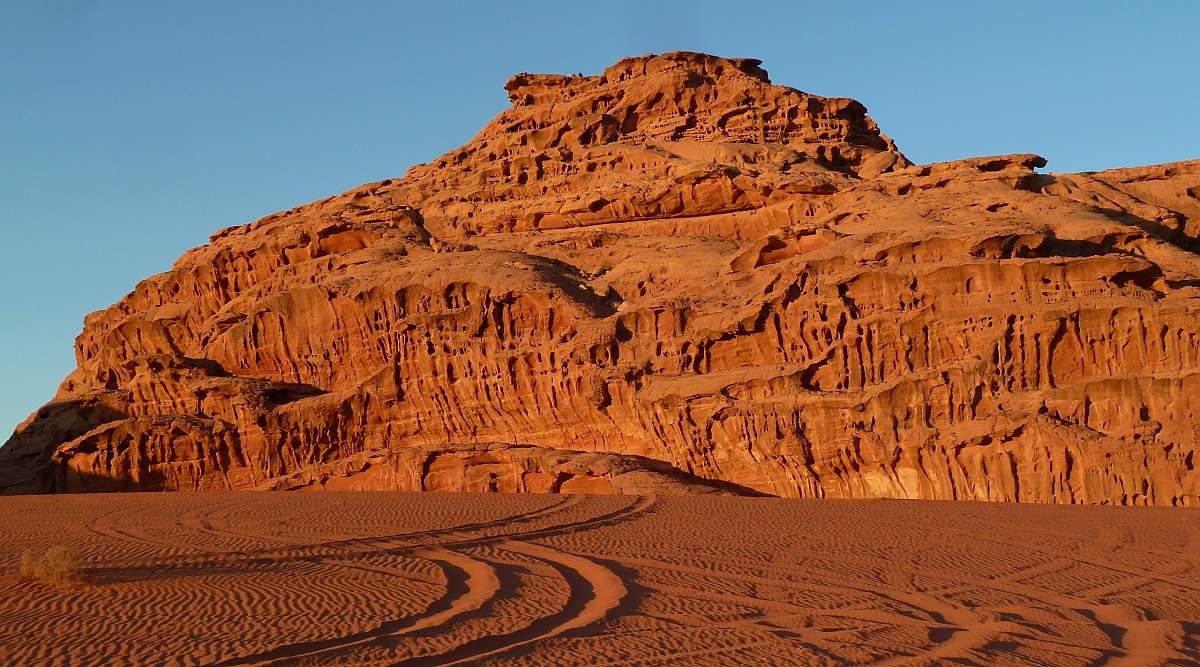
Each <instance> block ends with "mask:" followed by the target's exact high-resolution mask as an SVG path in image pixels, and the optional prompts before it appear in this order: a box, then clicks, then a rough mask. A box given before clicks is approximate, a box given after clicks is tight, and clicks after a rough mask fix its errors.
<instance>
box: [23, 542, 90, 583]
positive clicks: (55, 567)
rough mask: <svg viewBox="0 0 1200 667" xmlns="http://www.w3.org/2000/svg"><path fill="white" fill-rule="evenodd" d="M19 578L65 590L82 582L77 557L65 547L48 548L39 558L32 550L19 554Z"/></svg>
mask: <svg viewBox="0 0 1200 667" xmlns="http://www.w3.org/2000/svg"><path fill="white" fill-rule="evenodd" d="M21 576H23V577H29V578H30V579H37V580H38V581H40V582H42V583H45V584H50V585H51V586H58V587H60V588H66V587H68V586H71V585H74V584H77V583H79V582H80V581H82V580H83V577H82V567H81V565H80V562H79V557H78V556H76V555H75V554H74V553H73V552H72V551H71V550H70V549H67V548H66V547H62V546H58V547H50V548H49V549H47V550H46V553H44V554H42V557H41V558H38V557H37V554H36V553H34V552H33V550H32V549H27V550H26V551H25V552H24V553H22V554H21Z"/></svg>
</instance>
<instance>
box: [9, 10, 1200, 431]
mask: <svg viewBox="0 0 1200 667" xmlns="http://www.w3.org/2000/svg"><path fill="white" fill-rule="evenodd" d="M1198 25H1200V2H1193V1H1189V0H1181V1H1177V2H1168V1H1159V2H1147V3H1137V2H1102V1H1100V0H1093V1H1090V2H1053V1H1051V0H1041V1H1038V2H1019V1H1006V2H967V1H956V2H886V3H885V2H879V3H868V2H854V3H841V2H830V1H829V0H823V1H821V2H802V1H798V0H791V1H787V2H756V3H738V2H729V1H728V0H725V1H723V2H704V1H699V0H693V1H691V2H654V1H653V0H639V1H636V2H625V1H618V0H607V1H606V2H603V3H584V2H578V3H576V2H566V1H561V0H560V1H559V2H543V3H526V2H517V1H512V2H480V3H478V4H470V3H461V4H460V3H454V2H435V1H427V2H420V3H416V2H414V3H401V2H395V3H385V2H357V3H356V2H349V1H343V2H323V3H317V2H305V1H297V0H293V1H289V2H267V1H253V2H251V1H245V0H241V1H238V2H220V1H215V0H205V1H203V2H174V1H169V0H155V1H148V2H121V1H119V0H111V1H106V2H88V1H83V0H28V1H27V2H20V1H18V0H0V224H2V225H3V241H2V245H0V248H3V251H4V253H5V257H4V258H3V261H0V317H2V318H3V319H2V320H0V323H2V325H0V442H2V441H3V440H4V439H6V437H7V434H8V433H9V432H10V431H11V429H12V427H13V426H15V425H16V424H17V423H18V422H19V421H21V420H22V419H24V418H25V416H26V415H27V414H28V413H29V412H30V411H32V410H33V409H35V408H36V407H37V406H38V405H40V404H42V403H43V402H45V401H46V400H48V399H49V398H50V397H51V395H52V394H53V392H54V389H55V387H56V386H57V385H58V382H59V381H60V380H61V379H62V377H63V376H64V375H66V373H67V372H68V371H69V370H70V369H71V368H72V367H73V366H74V353H73V348H72V346H73V341H74V337H75V335H76V334H78V332H79V330H80V328H81V326H82V320H83V316H84V315H85V314H86V313H88V312H89V311H92V310H97V309H99V308H103V307H105V306H107V305H108V304H110V303H112V302H114V301H116V300H117V299H119V298H120V297H121V296H122V295H124V294H125V293H127V292H128V291H129V290H130V289H131V288H132V287H133V285H134V284H135V283H136V282H137V281H138V280H140V279H142V278H144V277H146V276H148V275H151V274H153V273H157V272H160V271H165V270H167V269H168V268H169V267H170V265H171V262H172V261H173V260H174V259H175V258H176V257H177V256H179V255H180V254H181V253H182V252H183V251H184V250H186V249H187V248H189V247H192V246H195V245H199V244H201V243H203V242H205V241H206V240H207V238H208V235H209V234H210V233H211V232H213V231H215V230H217V229H219V228H221V227H226V226H229V225H234V224H241V223H245V222H249V221H251V220H254V219H256V218H258V217H261V216H263V215H266V214H268V213H271V212H274V211H277V210H281V209H286V208H290V207H292V206H294V205H296V204H300V203H303V202H306V201H310V200H313V199H318V198H321V197H324V196H326V195H329V194H333V193H336V192H340V191H342V190H345V189H347V188H349V187H352V186H354V185H357V184H360V183H364V182H367V181H374V180H379V179H383V178H388V177H395V176H400V175H403V174H404V172H405V170H406V169H407V168H408V167H409V166H410V165H411V164H413V163H416V162H426V161H429V160H430V159H431V158H433V157H435V156H436V155H438V154H440V153H442V152H445V151H447V150H449V149H451V148H453V147H455V146H457V145H460V144H462V143H464V142H466V141H467V140H468V139H470V137H471V136H472V135H473V134H474V133H475V132H476V131H477V130H478V129H479V128H480V127H481V126H482V125H483V124H484V123H485V122H487V120H488V119H489V118H491V117H492V116H493V115H495V114H496V113H498V112H499V111H500V110H501V109H503V108H504V107H505V106H506V105H507V99H506V97H505V93H504V91H503V90H502V88H501V86H502V85H503V83H504V81H505V79H507V77H508V76H509V75H511V74H514V73H516V72H521V71H530V72H564V73H574V72H584V73H588V74H594V73H598V72H600V71H601V70H603V69H604V68H605V67H607V66H608V65H610V64H611V63H613V62H614V61H616V60H617V59H619V58H621V57H623V56H626V55H636V54H642V53H648V52H662V51H669V50H680V49H682V50H692V51H706V52H709V53H715V54H718V55H726V56H749V57H755V58H759V59H761V60H763V61H764V67H765V68H766V69H767V71H768V72H769V73H770V75H771V78H772V80H773V81H774V82H776V83H782V84H787V85H790V86H793V87H796V88H799V89H801V90H805V91H809V92H812V93H817V94H821V95H833V96H848V97H854V98H856V99H858V100H860V101H862V102H863V103H864V104H866V105H867V107H868V109H870V111H871V115H872V116H873V117H874V118H875V120H876V121H877V122H878V123H879V125H880V126H881V127H882V128H883V131H884V132H886V133H887V134H889V135H890V136H892V137H893V138H894V139H895V140H896V142H897V144H898V145H899V146H900V148H901V149H902V150H903V151H904V152H905V153H906V154H907V155H908V156H909V157H910V158H911V159H913V160H914V161H917V162H931V161H938V160H948V159H954V158H959V157H967V156H972V155H988V154H996V153H1011V152H1025V151H1028V152H1036V153H1039V154H1041V155H1044V156H1045V157H1046V158H1047V159H1048V160H1049V161H1050V165H1049V167H1048V169H1050V170H1054V171H1078V170H1092V169H1103V168H1107V167H1115V166H1123V165H1135V164H1145V163H1153V162H1166V161H1172V160H1182V159H1189V158H1197V157H1200V49H1197V46H1196V27H1197V26H1198Z"/></svg>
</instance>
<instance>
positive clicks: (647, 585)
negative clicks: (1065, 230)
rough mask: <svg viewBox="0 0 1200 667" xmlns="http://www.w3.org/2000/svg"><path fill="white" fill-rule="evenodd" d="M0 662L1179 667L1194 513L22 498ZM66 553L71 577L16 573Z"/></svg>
mask: <svg viewBox="0 0 1200 667" xmlns="http://www.w3.org/2000/svg"><path fill="white" fill-rule="evenodd" d="M3 508H4V511H3V512H0V664H6V665H43V664H45V665H49V664H58V665H67V664H79V665H82V664H88V665H98V664H139V665H140V664H147V665H149V664H155V665H265V664H271V665H275V664H280V665H282V664H288V665H291V664H296V665H324V664H335V665H349V664H371V665H374V664H382V665H410V664H411V665H416V664H421V665H425V664H428V665H449V664H495V665H498V664H544V665H551V664H553V665H567V664H580V665H584V664H587V665H640V664H688V665H699V664H712V665H731V664H757V665H761V664H804V665H808V664H814V665H821V664H826V665H835V664H837V665H841V664H853V665H934V664H961V665H1001V664H1011V665H1033V664H1036V665H1097V664H1107V665H1114V666H1115V665H1156V664H1174V665H1195V664H1200V511H1197V510H1195V509H1184V508H1180V509H1173V508H1130V507H1125V508H1122V507H1066V506H1052V505H1031V504H1023V505H1014V504H989V503H962V502H937V501H806V500H780V499H770V498H738V497H720V496H688V497H653V496H583V495H557V494H544V495H496V494H490V495H485V494H453V493H426V494H418V493H385V492H346V493H342V492H329V493H314V494H308V493H292V494H284V493H228V494H222V493H206V494H193V493H170V494H163V493H141V494H136V493H131V494H104V495H78V496H19V497H9V498H5V499H4V500H3ZM55 546H62V547H65V548H67V549H69V550H71V551H73V552H74V553H75V554H77V555H78V557H79V558H80V560H81V562H82V564H83V572H82V575H83V581H82V582H81V583H78V584H75V585H70V586H67V587H59V586H52V585H48V584H45V583H42V582H40V581H37V580H35V579H31V578H27V577H22V576H20V574H19V573H18V561H19V559H20V557H21V554H22V553H23V552H25V551H26V550H30V549H32V550H34V551H35V552H39V551H43V550H46V549H49V548H51V547H55Z"/></svg>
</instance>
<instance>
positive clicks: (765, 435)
mask: <svg viewBox="0 0 1200 667" xmlns="http://www.w3.org/2000/svg"><path fill="white" fill-rule="evenodd" d="M506 89H507V90H508V92H509V96H510V99H511V100H512V102H513V106H512V108H510V109H509V110H507V111H505V112H503V113H502V114H500V115H499V116H498V117H497V118H496V119H495V120H493V121H492V122H491V123H490V124H489V125H488V126H487V127H485V128H484V129H483V130H482V131H481V132H480V134H479V135H477V136H476V137H475V138H474V139H473V140H472V141H471V142H470V143H468V144H467V145H466V146H464V147H462V148H459V149H456V150H454V151H451V152H450V153H447V154H446V155H445V156H443V157H441V158H439V159H438V160H436V161H435V162H434V163H433V164H429V165H418V166H416V167H413V168H412V169H411V170H410V171H409V173H408V174H407V175H406V176H405V177H404V178H403V179H391V180H386V181H381V182H378V183H372V184H369V185H365V186H362V187H360V188H356V189H354V190H351V191H349V192H346V193H343V194H341V195H338V196H336V197H330V198H328V199H325V200H322V201H319V202H314V203H312V204H308V205H305V206H301V207H298V208H296V209H293V210H291V211H287V212H284V213H279V214H275V215H271V216H268V217H266V218H263V219H262V220H259V221H257V222H255V223H252V224H249V225H246V226H244V227H237V228H230V229H226V230H223V231H221V232H218V233H217V234H215V235H214V236H213V237H212V240H211V242H210V244H208V245H206V246H204V247H201V248H197V249H195V250H192V251H189V252H188V253H186V254H185V255H184V256H183V257H181V258H180V259H179V260H178V261H177V262H176V263H175V265H174V267H172V270H171V271H169V272H167V273H164V274H160V275H158V276H153V277H151V278H148V279H147V280H145V281H143V282H142V283H140V284H139V285H138V286H137V287H136V288H135V289H134V290H133V292H131V293H130V294H129V295H128V296H127V297H125V298H124V299H122V300H121V301H120V302H119V303H117V304H114V305H113V306H111V307H110V308H108V309H106V310H104V311H100V312H98V313H93V314H92V315H89V316H88V318H87V319H86V321H85V326H84V330H83V332H82V333H81V334H80V336H79V338H78V340H77V344H76V352H77V360H78V368H77V369H76V370H75V371H74V372H73V373H72V374H71V375H70V376H69V377H68V378H67V379H66V380H65V381H64V382H63V385H62V387H61V389H60V391H59V394H58V396H57V397H56V398H55V399H54V400H53V401H52V402H51V403H49V404H48V405H47V406H46V407H44V408H42V409H41V410H39V411H38V412H37V413H35V414H34V415H32V416H31V418H30V419H29V420H28V421H27V422H26V423H25V424H23V425H22V426H21V427H19V428H18V431H17V432H16V433H15V434H14V436H13V437H12V439H11V440H10V441H9V443H8V444H7V445H6V446H5V447H4V448H3V449H0V488H5V489H7V490H9V491H28V490H50V491H71V490H94V489H102V488H122V489H124V488H145V489H158V488H166V489H216V488H296V487H304V488H396V489H421V488H447V489H470V490H487V489H489V488H491V489H493V490H504V491H548V490H571V488H572V485H575V486H577V487H578V489H580V490H582V489H585V488H588V489H592V490H607V491H608V492H643V491H646V490H647V489H654V488H661V489H664V490H670V491H679V492H684V491H691V490H694V489H699V488H701V487H704V488H707V487H706V486H705V484H704V482H703V480H705V479H707V480H716V481H719V482H726V483H729V484H732V485H736V486H725V487H722V488H724V489H736V488H738V487H742V488H744V489H752V490H755V491H758V492H763V493H770V494H777V495H782V496H792V497H908V498H939V499H974V500H1001V501H1031V502H1063V503H1070V502H1075V503H1079V502H1083V503H1118V504H1155V505H1196V504H1200V469H1198V468H1197V465H1198V463H1197V461H1196V451H1197V449H1200V418H1198V417H1196V415H1197V414H1200V410H1197V408H1198V407H1200V405H1197V404H1198V403H1200V379H1198V378H1200V375H1198V374H1197V368H1198V364H1200V316H1198V315H1200V257H1198V256H1197V254H1196V251H1197V250H1198V249H1200V196H1198V193H1200V162H1190V163H1177V164H1172V165H1160V166H1153V167H1143V168H1136V169H1122V170H1114V171H1108V172H1100V173H1094V174H1045V173H1040V172H1038V171H1037V170H1038V168H1040V167H1042V166H1044V164H1045V162H1044V160H1042V159H1041V158H1039V157H1038V156H1035V155H1013V156H998V157H990V158H973V159H968V160H961V161H957V162H951V163H944V164H936V165H925V166H913V165H911V164H910V163H909V161H908V160H907V159H905V158H904V156H903V155H902V154H901V153H900V152H899V151H898V150H897V149H896V147H895V144H894V143H893V142H892V140H891V139H889V138H887V137H886V136H884V135H882V134H881V133H880V132H879V129H878V128H877V127H876V125H875V124H874V122H873V121H871V119H870V118H869V117H867V116H866V110H865V109H864V108H863V107H862V105H860V104H858V103H857V102H854V101H853V100H846V99H830V98H821V97H817V96H814V95H809V94H806V93H802V92H800V91H797V90H794V89H791V88H786V87H783V86H776V85H772V84H770V82H769V80H768V79H767V76H766V73H765V71H763V70H762V69H761V67H759V63H758V62H757V61H752V60H731V59H723V58H716V57H713V56H706V55H702V54H688V53H675V54H665V55H661V56H645V57H641V58H632V59H626V60H624V61H621V62H620V63H617V64H616V65H614V66H613V67H611V68H609V69H608V70H606V71H605V73H604V74H602V75H600V76H592V77H582V76H574V77H565V76H556V75H528V74H522V75H518V76H516V77H514V78H513V79H512V80H511V81H510V82H509V83H508V84H507V86H506ZM480 442H487V443H496V444H494V445H488V446H487V447H484V449H485V450H487V451H488V452H489V453H487V454H486V455H482V454H469V455H467V454H462V452H463V451H467V450H471V451H475V450H474V449H472V448H476V449H477V448H478V447H479V446H477V445H466V444H464V443H480ZM518 445H520V446H518ZM464 447H466V448H467V449H463V448H464ZM556 450H563V451H568V450H569V451H571V452H580V451H583V452H596V453H597V455H598V456H601V459H594V458H593V459H588V460H589V461H592V462H593V463H594V462H595V461H599V460H603V461H605V463H604V466H608V467H607V468H604V470H605V471H607V472H597V470H594V469H591V468H589V469H588V471H587V472H568V473H561V466H560V465H559V464H558V463H554V459H553V457H554V456H555V454H554V452H555V451H556ZM535 453H536V455H535ZM626 455H628V456H633V457H643V458H621V457H622V456H626ZM478 456H484V458H487V457H493V458H495V461H492V462H486V463H478V462H477V461H476V459H475V458H472V457H476V458H478ZM571 456H572V457H575V456H580V455H579V454H577V453H576V454H571ZM430 457H433V458H432V459H431V458H430ZM438 457H442V458H438ZM547 457H549V458H547ZM603 457H616V458H603ZM430 460H440V461H442V463H441V464H438V465H442V466H444V468H436V467H435V469H434V470H432V471H431V470H427V469H426V468H425V467H424V466H425V464H426V463H428V461H430ZM414 461H421V462H425V463H421V465H417V464H416V463H413V462H414ZM472 461H476V462H472ZM489 461H490V459H489ZM614 461H621V462H622V463H620V464H619V465H618V464H617V463H613V462H614ZM593 463H589V465H592V464H593ZM364 465H365V466H366V467H363V466H364ZM480 465H482V466H484V468H478V466H480ZM614 465H616V466H617V468H619V470H620V471H619V472H617V473H614V472H613V470H614V469H615V468H612V466H614ZM372 466H374V467H372ZM487 466H499V467H498V468H488V467H487ZM664 466H665V467H664ZM406 471H407V472H406ZM488 471H490V472H488ZM634 471H641V472H639V473H637V474H636V475H634V477H632V478H631V477H628V475H629V474H633V472H634ZM493 473H495V475H496V476H495V477H494V478H493V477H491V476H490V475H492V474H493ZM560 473H561V474H560ZM562 474H565V475H566V476H565V477H563V476H562ZM529 475H533V476H532V477H529ZM621 475H626V477H625V478H623V479H627V480H628V479H639V480H641V481H639V482H638V484H636V485H631V484H632V483H630V482H613V481H612V479H613V478H614V476H621ZM577 476H578V481H576V482H572V481H571V480H574V479H576V477H577ZM681 476H682V477H681ZM679 479H687V480H691V481H689V482H687V483H686V484H683V483H676V482H677V481H678V480H679ZM453 480H457V481H453ZM597 480H598V481H597ZM672 480H675V481H672ZM556 484H557V485H558V486H555V485H556Z"/></svg>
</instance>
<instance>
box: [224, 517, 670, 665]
mask: <svg viewBox="0 0 1200 667" xmlns="http://www.w3.org/2000/svg"><path fill="white" fill-rule="evenodd" d="M578 502H579V501H578V500H575V501H574V502H570V503H567V502H566V501H564V503H562V504H568V505H572V506H573V505H574V504H577V503H578ZM655 502H657V501H656V499H655V498H654V497H653V496H647V497H642V496H638V497H635V498H634V500H633V502H631V503H630V504H628V505H626V506H624V507H621V508H618V509H617V510H614V511H611V512H607V513H605V514H601V515H599V516H596V517H591V518H587V519H581V520H579V521H569V522H565V523H559V524H555V525H551V526H547V527H543V528H535V529H531V530H526V531H515V532H511V533H505V534H501V535H492V536H480V537H465V538H462V539H457V540H451V541H448V542H442V543H440V544H439V545H437V546H433V547H430V546H421V547H412V546H402V547H396V548H383V549H377V550H371V551H362V550H360V549H361V548H362V547H363V546H365V545H364V543H363V541H361V540H352V541H348V542H349V543H350V546H353V547H354V548H355V551H352V552H350V553H346V552H334V553H329V554H320V555H302V556H296V557H293V558H287V559H284V560H293V559H294V560H304V561H307V562H317V563H324V562H329V561H332V560H335V559H340V560H344V559H346V558H350V557H353V556H358V555H377V554H389V555H409V556H416V557H419V558H426V559H429V560H434V561H436V562H438V563H439V565H440V566H441V567H443V572H445V573H446V575H447V582H448V585H447V594H446V595H445V596H443V597H442V598H441V599H439V601H438V602H436V603H435V604H434V605H433V606H431V607H430V608H429V609H427V610H426V612H425V613H422V614H419V615H416V616H408V617H405V618H400V619H393V620H389V621H383V622H381V623H380V624H379V625H378V626H376V627H375V628H373V629H371V630H367V631H362V632H356V633H351V634H348V635H343V636H340V637H333V638H328V639H324V640H314V641H306V642H298V643H292V644H282V645H279V646H276V647H274V648H272V649H269V650H267V651H263V652H259V653H255V654H251V655H247V656H239V657H234V658H229V659H226V660H224V661H221V662H217V663H214V664H213V665H212V667H233V666H235V665H237V666H243V665H273V664H283V663H291V662H294V661H295V660H298V659H301V658H310V657H328V656H331V655H335V654H341V653H344V652H347V651H352V650H354V649H356V648H360V647H363V646H367V645H370V644H374V643H377V642H380V641H385V640H388V639H391V638H395V637H400V636H405V635H412V634H414V633H418V632H420V633H428V634H438V630H439V628H441V627H442V626H444V625H446V624H447V623H449V622H451V621H453V620H469V619H470V618H471V616H472V615H473V614H474V615H482V614H485V613H486V612H485V611H484V607H485V606H486V605H487V603H488V602H489V601H492V600H494V599H496V597H497V595H498V594H499V593H500V592H501V587H500V584H499V578H498V577H497V573H496V569H495V566H494V565H492V564H489V563H487V562H485V561H484V560H483V559H477V558H473V557H471V556H467V555H465V554H462V553H461V552H459V551H458V550H459V549H465V548H470V547H477V546H486V545H492V546H496V547H497V548H500V549H502V550H506V551H512V552H514V553H518V554H522V555H525V556H528V557H532V558H534V559H536V560H538V561H540V562H543V563H545V564H546V565H548V566H549V567H550V568H552V569H553V570H554V571H556V572H557V573H558V575H559V576H560V577H562V578H563V580H564V581H565V582H566V583H567V585H568V587H569V589H570V594H569V598H568V601H567V604H566V605H565V606H564V608H563V609H562V610H560V611H559V612H557V613H555V614H552V615H550V616H547V617H543V618H540V619H537V620H535V621H534V622H533V623H531V624H530V625H528V626H525V627H524V628H521V629H518V630H512V631H508V632H505V633H501V634H498V635H484V636H481V637H477V638H474V639H471V640H469V641H468V642H466V643H465V644H462V645H460V646H458V647H456V648H454V649H450V650H448V651H445V652H442V653H438V654H432V655H423V656H419V657H414V658H411V659H405V660H402V661H400V662H398V663H395V664H397V665H415V664H421V665H435V664H436V665H451V664H462V663H464V662H467V661H473V660H477V659H480V658H483V657H488V656H493V655H498V654H501V653H506V652H508V651H511V650H515V649H517V648H520V647H523V646H527V645H529V644H531V643H533V642H536V641H539V640H542V639H546V638H549V637H554V636H557V635H560V634H562V633H564V632H568V631H571V630H575V629H578V628H582V627H585V626H587V625H591V624H592V623H595V622H597V621H599V620H602V619H603V618H604V617H605V616H607V615H608V613H609V612H610V611H612V610H613V609H615V608H617V607H618V606H619V605H620V603H621V601H622V600H623V599H624V598H625V596H626V594H627V590H626V588H625V586H624V584H623V583H622V582H621V578H620V577H619V576H618V575H617V574H616V573H614V572H613V571H611V570H609V569H608V568H606V567H604V566H603V565H600V564H599V563H596V562H594V561H591V560H589V559H587V558H584V557H582V556H578V555H575V554H569V553H565V552H561V551H558V550H556V549H553V548H551V547H548V546H544V545H541V544H534V543H530V542H527V541H526V540H532V539H538V538H545V537H551V536H554V535H559V534H563V533H570V532H577V531H581V530H591V529H594V528H599V527H602V526H607V525H614V524H617V523H621V522H624V521H628V520H630V519H632V518H633V517H636V516H638V515H640V514H642V513H644V512H647V511H649V510H650V509H651V508H652V507H653V505H654V504H655ZM560 505H561V504H560ZM552 507H559V505H555V506H552ZM490 523H495V522H489V524H490ZM443 532H445V533H448V534H454V533H456V532H458V531H455V530H453V529H448V530H446V531H443ZM368 544H369V542H368ZM321 546H327V544H323V545H321ZM381 546H382V545H381Z"/></svg>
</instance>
